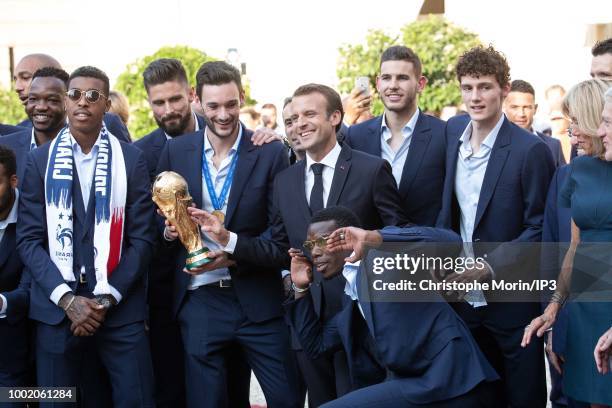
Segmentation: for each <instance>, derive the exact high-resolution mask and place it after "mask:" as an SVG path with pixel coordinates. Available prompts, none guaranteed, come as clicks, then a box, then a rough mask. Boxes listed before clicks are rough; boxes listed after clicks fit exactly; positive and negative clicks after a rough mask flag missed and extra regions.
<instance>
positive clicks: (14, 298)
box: [0, 224, 29, 374]
mask: <svg viewBox="0 0 612 408" xmlns="http://www.w3.org/2000/svg"><path fill="white" fill-rule="evenodd" d="M15 230H16V227H15V224H9V225H8V226H7V229H6V231H5V232H4V237H3V238H2V241H0V293H2V295H3V296H4V297H5V298H6V303H7V309H6V317H5V318H3V319H0V367H1V368H0V370H8V371H9V372H10V373H14V374H18V373H23V372H24V371H25V370H26V369H27V365H28V357H27V356H28V343H29V341H28V334H27V321H26V315H27V310H28V287H29V283H28V281H27V279H25V275H26V274H22V271H23V264H22V262H21V258H20V257H19V255H18V254H17V249H16V239H15ZM22 277H23V278H24V282H22V283H21V284H20V280H21V279H22Z"/></svg>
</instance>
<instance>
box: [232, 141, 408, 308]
mask: <svg viewBox="0 0 612 408" xmlns="http://www.w3.org/2000/svg"><path fill="white" fill-rule="evenodd" d="M305 174H306V159H304V160H301V161H299V162H297V163H296V164H294V165H293V166H291V167H289V168H288V169H287V170H285V171H283V172H282V173H280V174H279V175H278V177H277V178H276V180H275V184H274V193H275V196H274V208H275V209H276V210H277V212H276V214H275V218H274V225H273V226H272V227H271V229H270V230H269V231H268V233H267V234H266V235H265V237H263V238H255V239H253V238H249V237H242V236H240V235H239V237H238V241H237V243H236V249H235V251H234V255H233V256H234V258H236V259H244V260H248V259H250V260H253V261H254V262H257V263H258V264H261V265H265V264H270V263H272V262H274V263H275V265H276V266H278V267H279V268H285V269H288V268H289V258H288V256H287V253H286V249H287V245H289V246H290V247H292V248H302V244H303V242H304V240H305V239H306V233H307V230H308V225H309V224H310V218H311V217H312V214H311V212H310V207H309V206H308V202H307V201H306V187H305ZM336 205H341V206H344V207H347V208H349V209H351V210H352V211H353V212H354V213H355V215H357V217H358V218H359V220H360V221H361V226H362V227H363V228H365V229H370V230H372V229H379V228H382V227H384V226H386V225H404V224H406V223H407V219H406V217H405V216H404V213H403V210H402V208H401V206H400V199H399V194H398V192H397V187H396V185H395V180H394V179H393V175H392V174H391V167H390V165H389V163H387V162H386V161H385V160H383V159H381V158H379V157H374V156H371V155H369V154H366V153H363V152H359V151H356V150H352V149H351V148H350V147H349V146H348V145H346V144H345V145H343V146H342V150H341V152H340V156H339V157H338V161H337V163H336V168H335V173H334V177H333V179H332V184H331V188H330V192H329V196H328V199H327V207H333V206H336ZM270 238H271V239H270ZM315 282H316V283H315V285H313V287H312V292H313V296H314V297H315V307H316V311H317V313H318V314H320V313H321V292H322V290H323V289H322V288H321V282H322V277H321V275H320V274H318V273H317V272H316V271H315ZM323 284H324V285H325V282H323ZM334 292H336V290H334Z"/></svg>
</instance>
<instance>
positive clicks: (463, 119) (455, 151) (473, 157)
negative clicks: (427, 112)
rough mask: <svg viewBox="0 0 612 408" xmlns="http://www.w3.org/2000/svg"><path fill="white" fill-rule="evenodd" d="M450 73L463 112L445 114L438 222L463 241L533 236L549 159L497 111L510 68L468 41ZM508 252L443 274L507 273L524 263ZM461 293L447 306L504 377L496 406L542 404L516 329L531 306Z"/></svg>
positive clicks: (536, 373) (466, 277)
mask: <svg viewBox="0 0 612 408" xmlns="http://www.w3.org/2000/svg"><path fill="white" fill-rule="evenodd" d="M456 74H457V79H458V80H459V85H460V88H461V96H462V99H463V102H464V103H465V106H466V109H467V112H468V115H462V116H458V117H454V118H452V119H450V120H449V121H448V124H447V127H446V132H447V138H448V143H449V147H448V156H447V167H446V180H445V183H444V198H443V207H442V211H441V212H440V217H439V220H438V226H440V227H443V228H449V229H453V230H454V231H455V232H457V233H459V234H460V235H461V238H462V239H463V241H464V242H465V243H472V242H482V243H508V242H539V241H540V240H541V234H542V221H543V215H544V204H545V200H546V192H547V190H548V186H549V183H550V179H551V176H552V175H553V173H554V162H553V158H552V155H551V153H550V150H549V148H548V147H547V146H546V144H545V143H544V142H543V141H542V140H541V139H540V138H538V137H537V136H535V135H534V134H532V133H529V132H527V131H525V130H524V129H521V128H520V127H518V126H516V125H514V124H513V123H512V122H510V121H509V120H508V119H507V118H506V116H505V115H504V113H503V112H502V105H503V101H504V98H505V97H506V96H507V95H508V92H509V91H510V81H509V79H510V67H509V66H508V63H507V61H506V59H505V58H504V56H503V55H502V54H500V53H499V52H498V51H496V50H495V49H493V47H488V48H484V47H476V48H473V49H471V50H469V51H467V52H466V53H465V54H463V55H462V56H461V57H460V58H459V61H458V63H457V67H456ZM465 247H466V250H468V251H475V252H477V253H478V251H477V249H476V250H471V249H470V248H471V245H466V246H465ZM515 251H516V247H513V246H512V245H511V244H510V245H508V244H501V245H500V246H498V247H497V248H496V249H495V250H494V251H489V252H488V258H487V261H488V263H489V266H490V267H487V268H484V269H472V270H468V271H466V272H464V273H462V274H461V275H457V274H453V275H451V276H450V277H447V280H456V281H474V280H476V281H486V280H489V279H491V278H492V277H493V270H494V271H495V272H494V273H495V276H496V278H497V279H501V277H503V276H504V274H506V273H507V274H510V276H513V274H516V273H519V272H521V271H523V270H525V269H526V268H529V264H526V263H525V262H528V260H527V259H523V258H525V257H519V256H515V255H513V254H515V253H516V252H515ZM479 256H482V255H479ZM521 262H523V263H521ZM491 268H492V270H491ZM466 299H468V301H461V302H456V303H454V304H453V307H454V308H455V310H456V311H457V312H458V313H459V315H460V316H461V317H462V318H463V320H464V321H465V322H466V323H467V325H468V326H469V327H470V329H471V330H472V333H473V335H474V337H475V338H476V341H477V342H478V343H479V345H480V347H481V348H482V351H483V352H484V354H485V355H486V356H487V358H488V359H489V361H490V362H491V364H492V365H493V366H494V368H495V369H496V370H497V372H498V373H499V374H500V376H501V377H502V380H503V381H504V386H505V388H504V390H502V393H501V394H500V397H499V398H500V406H501V405H502V404H503V403H502V402H501V401H502V400H504V399H505V400H506V401H507V404H508V405H511V406H515V407H540V406H541V407H544V406H546V382H545V374H544V355H543V346H542V343H541V341H540V342H537V343H533V344H531V346H530V347H529V348H526V349H520V340H521V338H522V335H523V329H524V327H525V325H527V324H528V323H529V322H530V321H531V319H532V318H533V317H535V316H537V315H539V310H540V306H539V304H538V303H495V302H491V299H489V302H487V298H485V297H484V295H482V292H480V293H469V294H468V296H466ZM491 338H492V339H493V341H491V340H490V339H491ZM500 353H501V354H500ZM501 355H503V358H502V359H498V358H497V356H501ZM500 360H501V361H500Z"/></svg>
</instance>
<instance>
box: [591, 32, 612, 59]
mask: <svg viewBox="0 0 612 408" xmlns="http://www.w3.org/2000/svg"><path fill="white" fill-rule="evenodd" d="M591 54H592V55H593V56H594V57H598V56H600V55H604V54H612V37H610V38H607V39H605V40H601V41H597V42H596V43H595V45H594V46H593V48H591Z"/></svg>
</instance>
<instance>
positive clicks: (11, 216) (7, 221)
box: [0, 189, 19, 319]
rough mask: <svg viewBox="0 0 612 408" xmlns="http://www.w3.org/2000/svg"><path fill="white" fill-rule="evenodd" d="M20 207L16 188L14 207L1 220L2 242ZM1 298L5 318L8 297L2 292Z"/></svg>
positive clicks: (0, 316) (2, 314)
mask: <svg viewBox="0 0 612 408" xmlns="http://www.w3.org/2000/svg"><path fill="white" fill-rule="evenodd" d="M18 207H19V190H17V189H15V202H14V203H13V207H11V212H9V214H8V216H7V217H6V219H4V220H2V221H0V244H2V239H3V238H4V233H5V232H6V228H7V227H8V226H9V224H15V223H16V222H17V208H18ZM0 299H2V308H0V319H4V318H5V317H6V308H7V304H6V298H5V297H4V296H2V294H0Z"/></svg>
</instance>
